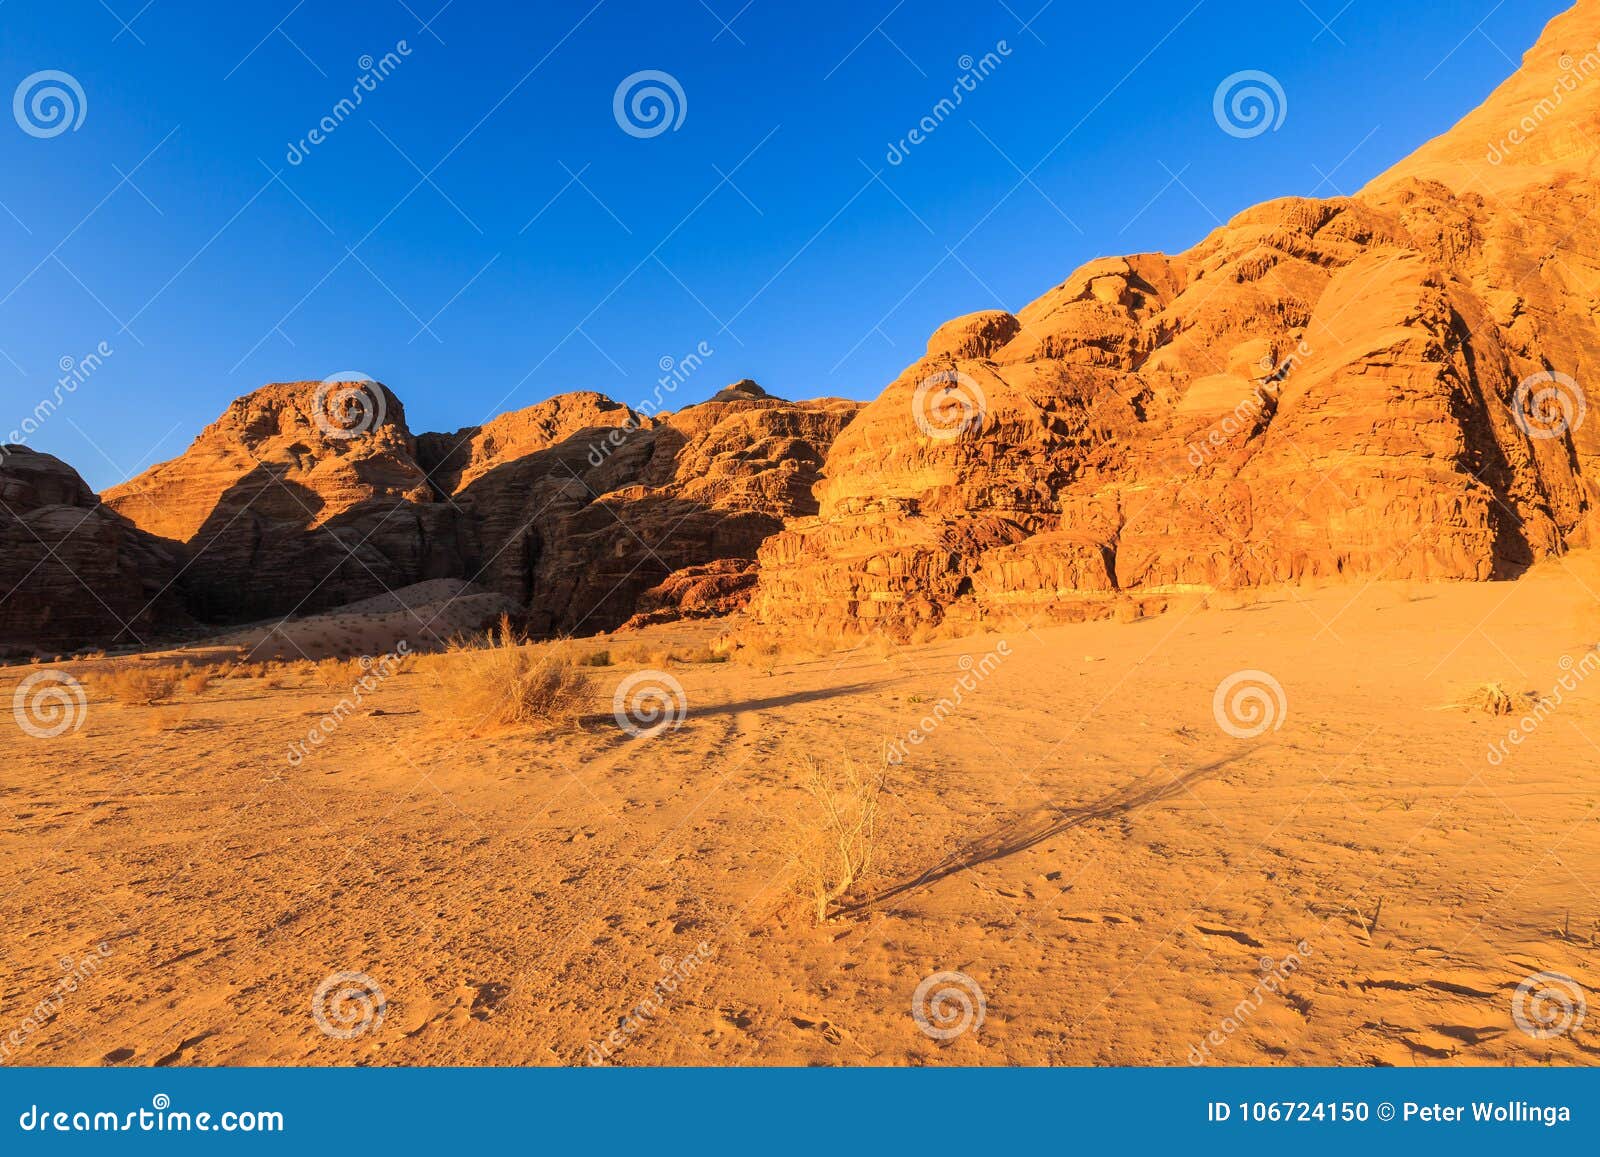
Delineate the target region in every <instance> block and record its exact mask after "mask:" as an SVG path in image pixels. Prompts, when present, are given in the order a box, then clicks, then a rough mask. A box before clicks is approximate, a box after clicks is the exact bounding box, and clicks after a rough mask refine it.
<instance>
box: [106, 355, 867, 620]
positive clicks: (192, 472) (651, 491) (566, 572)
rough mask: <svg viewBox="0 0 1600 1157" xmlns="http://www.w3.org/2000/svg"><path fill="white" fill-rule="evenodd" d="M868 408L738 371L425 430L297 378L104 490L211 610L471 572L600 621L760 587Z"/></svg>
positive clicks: (372, 590)
mask: <svg viewBox="0 0 1600 1157" xmlns="http://www.w3.org/2000/svg"><path fill="white" fill-rule="evenodd" d="M859 408H860V405H859V403H854V402H844V401H837V400H822V401H815V402H803V403H793V402H787V401H783V400H781V399H778V398H774V397H772V396H770V395H768V394H767V393H766V392H765V391H764V390H762V389H761V388H760V387H759V386H757V385H756V384H755V383H753V382H740V383H737V384H736V385H734V386H731V387H729V388H728V389H726V390H724V391H722V392H721V393H719V394H718V395H717V396H716V397H714V398H713V399H711V400H709V401H707V402H702V403H700V404H698V405H693V406H687V407H684V408H683V409H680V410H678V411H677V412H675V413H670V414H668V413H662V414H657V415H654V416H647V415H645V414H642V413H639V412H638V411H636V410H633V409H630V408H629V407H627V406H624V405H621V404H620V403H617V402H614V401H612V400H611V399H609V398H606V397H604V396H602V395H600V394H595V393H571V394H562V395H559V396H557V397H555V398H551V399H550V400H548V401H546V402H541V403H539V404H538V405H535V406H530V407H528V408H527V409H523V410H518V411H516V412H514V413H509V414H504V415H501V416H500V417H497V418H495V419H493V420H492V421H490V422H488V423H486V424H484V425H483V426H473V427H468V428H466V429H463V430H459V431H456V432H455V433H453V434H436V433H424V434H420V435H415V436H414V435H413V434H412V433H411V432H410V430H409V428H408V427H407V424H406V420H405V410H404V407H403V405H402V404H401V402H400V400H399V399H398V398H397V397H396V396H395V395H394V394H393V393H391V392H390V391H389V390H388V389H387V388H386V387H384V386H382V385H380V384H378V383H375V382H365V381H360V382H352V383H335V384H334V385H333V387H332V390H331V392H330V387H329V384H328V383H317V382H289V383H281V384H275V385H269V386H265V387H263V388H262V389H259V390H257V391H255V392H254V393H252V394H249V395H247V396H245V397H243V398H240V399H238V400H237V401H235V402H234V403H233V404H232V405H231V406H230V407H229V408H228V410H227V412H226V413H224V414H223V415H222V417H221V418H219V419H218V420H217V421H216V422H214V423H212V425H210V426H209V427H207V428H206V429H205V430H204V431H203V432H202V433H201V434H200V436H199V437H198V438H196V439H195V441H194V444H193V445H192V446H190V447H189V449H188V450H187V451H186V452H185V453H184V454H182V455H181V456H180V457H178V458H175V459H173V460H172V461H170V462H165V463H162V464H161V465H158V466H155V467H153V468H151V469H150V470H148V471H146V472H145V473H144V474H142V475H140V476H138V477H137V478H134V479H132V480H130V481H129V482H127V483H125V484H123V485H121V486H118V487H115V488H113V489H112V490H110V491H108V492H107V493H106V495H105V503H106V505H107V506H108V507H109V508H110V509H111V510H113V511H115V512H116V513H118V514H120V515H122V516H123V517H124V518H125V519H127V520H128V521H129V522H130V523H132V524H135V525H137V526H138V527H139V528H141V529H142V530H144V531H148V532H149V533H150V534H152V535H157V536H160V537H161V538H162V539H165V540H170V541H171V542H173V543H176V544H179V546H178V553H179V554H180V556H181V559H182V565H183V573H182V578H181V580H180V583H179V586H180V589H181V591H182V593H183V596H184V599H185V601H186V604H187V606H188V607H189V608H190V609H191V611H192V612H193V613H194V615H195V616H196V617H197V618H199V619H201V620H203V621H205V622H208V623H236V622H246V621H252V620H258V619H265V618H272V617H280V616H285V615H292V614H299V615H303V614H310V613H314V612H319V611H324V610H328V609H330V608H334V607H338V606H341V605H343V604H347V603H350V602H352V601H355V600H360V599H364V598H368V597H370V596H373V595H380V594H382V593H384V592H385V591H388V590H397V589H399V588H402V587H406V586H409V585H411V584H414V583H419V582H425V581H428V580H432V579H442V578H459V579H466V580H469V581H471V582H472V583H474V584H475V586H476V587H478V588H486V589H488V590H490V591H493V592H497V593H500V594H503V595H506V596H509V597H510V598H512V599H514V600H515V601H516V602H517V603H518V604H519V605H522V606H526V607H527V608H528V617H529V623H530V626H531V627H532V628H533V629H534V630H535V631H538V632H547V633H566V632H592V631H595V630H603V629H610V628H614V627H616V626H619V625H620V624H622V623H623V622H625V621H626V620H628V619H629V618H630V617H631V616H632V615H633V614H634V613H635V612H636V611H637V610H646V611H650V612H654V613H656V614H661V613H662V612H663V611H665V612H666V613H668V614H678V613H696V612H697V611H705V610H722V609H727V608H728V607H729V606H731V605H734V604H736V603H737V602H739V601H741V599H740V596H741V595H743V596H748V593H749V590H750V588H751V587H752V586H753V582H754V579H753V574H752V568H753V566H754V559H755V554H756V550H757V548H758V547H759V546H760V544H761V542H762V540H763V539H765V538H766V537H767V536H769V535H771V534H772V533H774V532H776V531H777V530H779V529H780V528H781V527H782V525H783V522H784V520H785V519H787V518H791V517H795V516H802V515H809V514H814V513H815V512H816V505H815V501H814V499H813V498H812V484H813V483H814V482H815V480H816V476H817V469H818V467H820V465H821V462H822V457H823V454H824V453H825V452H826V449H827V446H828V445H829V444H830V443H831V442H832V440H833V438H834V437H835V436H836V435H837V434H838V432H839V431H840V430H841V429H842V428H843V427H844V426H845V425H846V424H847V423H848V422H849V421H850V419H851V418H852V417H853V416H854V414H855V413H856V412H857V411H858V410H859ZM680 571H682V572H684V573H683V574H682V575H681V576H677V577H675V572H680ZM708 584H709V586H708ZM646 592H650V594H651V597H650V598H649V599H648V600H642V597H643V596H644V595H645V594H646ZM642 601H643V605H641V602H642Z"/></svg>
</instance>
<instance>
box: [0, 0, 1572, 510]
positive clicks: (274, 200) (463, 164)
mask: <svg viewBox="0 0 1600 1157" xmlns="http://www.w3.org/2000/svg"><path fill="white" fill-rule="evenodd" d="M1041 2H1042V0H1004V2H1003V3H1002V2H1000V0H959V2H956V0H948V2H947V0H937V2H935V0H904V2H902V3H899V4H896V3H895V0H856V2H854V3H832V2H826V3H807V4H804V5H800V4H781V3H778V2H777V0H751V2H750V3H748V4H746V3H745V0H704V2H703V3H702V2H701V0H663V2H658V3H651V4H643V3H632V2H624V0H601V2H600V3H598V4H596V3H594V0H578V2H576V3H561V4H553V3H525V4H504V3H488V2H483V0H479V2H473V0H454V2H453V3H449V4H444V5H443V7H442V9H441V4H442V3H443V0H403V2H402V0H357V2H352V3H345V4H340V5H338V6H337V8H336V9H335V8H334V6H333V5H328V4H319V3H315V2H308V3H302V4H300V5H298V6H296V5H295V0H263V2H255V0H230V3H228V4H225V5H213V4H199V3H186V2H180V0H151V2H150V3H148V4H147V3H145V2H144V0H104V3H102V2H101V0H0V90H3V92H0V95H7V94H11V93H13V92H14V91H15V90H16V89H17V87H18V86H19V85H21V84H22V83H23V81H24V79H25V78H27V77H30V76H32V75H33V74H35V73H38V72H40V71H43V70H57V71H60V72H65V73H67V74H69V75H70V76H71V77H72V78H73V79H74V80H75V81H76V82H77V84H78V86H79V87H80V88H81V90H82V92H83V103H84V108H83V110H82V112H83V116H82V121H81V123H80V124H79V125H78V127H77V128H76V129H74V130H70V131H65V132H61V133H59V134H57V135H53V136H36V135H33V134H31V133H29V132H26V131H24V130H23V127H22V126H21V125H20V124H19V123H17V122H16V121H15V119H14V117H11V116H4V117H0V206H3V208H0V298H3V300H0V400H3V401H0V439H4V438H5V437H6V436H7V435H8V433H9V431H10V430H12V429H13V428H15V427H16V426H17V424H18V423H19V422H20V421H21V420H22V419H23V418H24V417H25V416H26V415H28V414H29V413H31V412H32V411H33V409H34V406H35V404H36V402H37V401H38V400H39V399H40V398H42V397H45V396H46V395H49V394H51V393H53V392H54V391H55V390H56V380H57V379H58V378H59V377H60V376H61V371H60V370H59V368H58V367H59V366H60V365H61V364H62V363H63V359H68V358H70V359H74V360H75V361H81V359H82V358H83V357H84V356H85V355H87V354H89V353H91V352H92V351H94V350H96V349H97V348H99V347H100V345H101V343H105V346H106V348H108V349H109V350H111V353H110V355H109V356H107V357H105V358H104V359H103V364H101V365H100V366H98V367H97V368H96V369H95V371H94V373H93V374H92V376H90V377H88V378H87V379H86V380H85V381H83V382H82V383H81V384H80V385H78V387H77V388H76V389H75V390H74V391H73V392H71V393H70V395H69V396H67V397H66V399H65V400H64V402H63V403H62V405H61V406H60V408H59V409H58V410H57V411H56V412H55V413H54V414H52V415H51V416H50V417H49V418H48V419H47V420H46V421H44V422H43V423H42V424H41V425H40V427H39V428H38V429H37V430H36V431H34V432H33V433H31V434H30V435H29V436H28V437H27V438H26V441H27V442H28V443H29V444H30V445H32V446H34V447H36V448H38V449H41V450H45V451H48V452H50V453H54V454H56V455H58V456H60V457H62V458H64V459H66V460H67V461H69V462H71V463H72V464H73V465H74V466H76V467H77V468H78V469H79V471H80V472H81V473H82V474H83V475H84V476H85V478H86V479H88V481H89V482H90V484H91V485H92V486H95V487H96V488H97V489H103V488H105V487H107V486H110V485H113V484H115V483H116V482H118V481H121V480H122V479H123V478H124V477H126V476H128V475H130V474H131V473H134V472H137V471H138V470H140V469H142V468H144V467H146V466H148V465H149V464H151V463H152V462H154V461H160V460H162V459H165V458H170V457H173V456H175V455H176V454H178V453H180V452H181V451H182V450H183V448H184V447H185V446H186V445H187V444H188V443H189V441H190V440H192V439H193V437H194V436H195V435H196V434H197V433H198V432H199V431H200V430H201V429H202V428H203V427H204V426H205V425H206V424H207V423H209V422H210V421H212V420H213V419H214V418H215V417H216V416H217V415H218V414H219V413H220V412H221V411H222V410H223V409H224V408H225V407H226V405H227V404H228V403H229V402H230V401H231V400H232V399H233V398H235V397H237V396H239V395H241V394H244V393H247V392H248V391H250V390H251V389H254V388H255V387H257V386H259V385H261V384H262V383H265V382H268V381H282V380H290V379H320V378H324V377H327V376H329V375H331V374H334V373H338V372H346V371H353V372H360V373H365V374H369V375H371V376H372V377H375V378H378V379H381V380H383V381H385V382H387V383H388V384H389V385H390V386H391V387H392V388H393V389H394V391H395V392H396V393H397V394H398V395H399V396H400V398H401V399H402V400H403V401H404V402H405V404H406V409H407V419H408V422H409V424H410V426H411V428H412V429H413V430H415V431H419V432H420V431H423V430H430V429H452V430H453V429H456V428H458V427H460V426H465V425H470V424H475V423H477V422H481V421H483V420H484V419H486V418H487V417H490V416H492V415H493V414H496V413H499V412H502V411H505V410H508V409H514V408H517V407H520V406H526V405H531V404H533V403H534V402H537V401H540V400H542V399H544V398H547V397H549V396H550V395H552V394H555V393H559V392H561V391H564V390H571V389H596V390H601V391H603V392H605V393H608V394H610V395H612V396H613V397H615V398H617V399H619V400H621V401H625V402H630V403H637V402H639V401H640V400H642V399H646V398H648V397H650V396H651V393H652V391H653V390H654V388H655V383H656V379H657V378H658V377H659V376H660V372H661V371H660V369H659V368H658V367H659V366H660V365H661V364H662V362H663V359H668V358H673V359H676V358H679V357H681V356H682V355H684V354H686V353H689V352H691V351H693V350H694V349H696V347H697V346H699V345H700V343H705V345H706V346H707V347H708V348H710V349H711V350H712V351H713V352H712V355H711V356H710V357H708V358H706V359H705V364H704V365H703V367H701V368H700V369H699V370H697V371H696V373H695V374H694V376H693V377H692V378H691V379H690V380H688V381H687V382H686V383H685V384H684V385H683V386H682V387H681V388H680V389H679V390H678V393H677V395H676V397H677V399H680V400H682V401H684V402H689V401H695V400H698V399H700V398H703V397H705V396H708V395H709V394H710V393H713V392H714V391H715V390H716V389H718V388H720V387H721V386H722V385H724V384H726V383H727V382H730V381H734V380H737V379H738V378H741V377H752V378H755V379H756V380H758V381H760V382H761V383H762V384H763V385H765V386H767V388H768V389H770V390H772V391H773V392H775V393H779V394H782V395H784V396H788V397H811V396H818V395H823V394H837V395H844V396H849V397H858V398H870V397H873V396H875V395H876V394H877V392H878V391H879V390H880V389H881V388H882V386H883V385H884V384H885V383H886V382H888V381H889V380H890V379H891V378H893V377H894V376H895V375H896V374H897V373H898V372H899V371H900V369H901V368H903V367H904V366H905V365H906V364H907V363H909V362H911V361H913V360H914V359H915V358H916V357H917V356H919V355H920V354H921V352H922V348H923V343H924V342H925V340H926V338H927V335H928V333H929V332H930V331H931V330H932V329H933V328H934V327H935V326H937V325H938V324H939V323H940V322H942V321H944V320H946V319H948V318H950V317H953V316H956V315H958V314H961V313H966V312H969V311H971V310H975V309H985V308H995V307H1002V306H1003V307H1005V308H1009V309H1013V310H1014V309H1017V308H1020V307H1021V306H1022V305H1024V304H1026V303H1027V302H1028V301H1029V300H1031V299H1032V298H1034V297H1036V296H1038V295H1039V294H1040V293H1042V292H1043V291H1045V290H1046V289H1048V288H1049V287H1050V286H1052V285H1054V284H1055V283H1056V282H1058V281H1060V280H1061V279H1062V278H1064V277H1065V276H1066V275H1067V274H1068V273H1070V272H1071V270H1072V269H1073V268H1074V267H1076V266H1077V265H1079V264H1081V263H1083V262H1084V261H1086V260H1089V259H1091V258H1093V257H1096V256H1100V255H1104V254H1108V253H1124V252H1134V251H1140V250H1152V249H1161V250H1168V251H1173V250H1178V249H1183V248H1186V247H1187V246H1189V245H1191V244H1193V243H1194V242H1195V241H1197V240H1199V239H1200V238H1201V237H1203V236H1204V235H1205V234H1206V233H1207V232H1208V231H1209V230H1210V229H1212V228H1214V227H1215V225H1216V224H1217V223H1218V221H1219V220H1225V219H1227V218H1228V217H1230V216H1231V215H1233V214H1234V213H1236V212H1238V211H1239V210H1240V209H1243V208H1245V207H1246V206H1248V205H1250V204H1253V203H1255V202H1257V201H1261V200H1265V199H1267V198H1269V197H1273V196H1282V195H1287V194H1303V195H1334V194H1336V193H1338V192H1353V191H1354V190H1356V189H1357V188H1359V187H1360V186H1361V185H1362V184H1363V183H1364V182H1365V181H1366V180H1367V179H1369V178H1370V177H1371V176H1373V175H1374V174H1376V173H1377V172H1379V171H1381V170H1382V169H1384V168H1386V167H1388V165H1390V164H1391V163H1392V162H1394V161H1395V160H1397V159H1399V158H1400V157H1401V156H1403V155H1405V154H1406V153H1407V152H1409V151H1410V150H1411V149H1412V148H1414V147H1415V146H1416V145H1418V144H1420V143H1421V142H1422V141H1424V140H1426V139H1427V138H1429V137H1430V136H1433V135H1435V134H1437V133H1439V132H1441V131H1443V130H1445V129H1446V128H1448V127H1449V126H1450V125H1451V124H1452V123H1453V122H1454V121H1455V120H1456V119H1457V118H1458V117H1459V116H1460V115H1461V114H1463V113H1465V112H1466V111H1468V110H1469V109H1470V108H1471V107H1472V106H1473V105H1475V104H1476V103H1477V102H1479V101H1480V100H1482V98H1483V97H1484V96H1485V95H1486V94H1487V93H1488V92H1489V91H1490V90H1491V89H1492V88H1493V87H1494V86H1495V85H1496V84H1497V83H1498V82H1499V81H1500V80H1501V79H1503V78H1504V77H1505V76H1506V75H1507V74H1508V73H1509V72H1511V71H1512V70H1513V68H1514V67H1515V64H1516V62H1517V61H1518V60H1519V59H1520V57H1521V54H1522V52H1523V50H1524V49H1525V48H1527V47H1528V46H1529V45H1530V44H1531V43H1532V42H1533V40H1534V38H1535V37H1536V35H1537V33H1538V31H1539V30H1540V29H1541V28H1542V27H1543V25H1544V23H1545V22H1546V21H1547V20H1548V19H1549V18H1550V17H1551V16H1553V15H1555V14H1556V13H1557V12H1558V11H1560V10H1561V9H1562V8H1563V7H1564V4H1562V3H1561V2H1560V0H1505V2H1502V3H1498V4H1497V3H1496V0H1459V2H1457V3H1452V4H1449V5H1443V4H1435V3H1427V4H1423V3H1417V4H1404V5H1395V4H1391V3H1388V2H1387V0H1352V2H1350V3H1348V4H1346V3H1344V0H1304V2H1303V3H1302V2H1300V0H1285V2H1280V3H1271V4H1262V3H1259V2H1256V3H1236V2H1231V0H1199V2H1196V0H1178V2H1176V3H1168V2H1166V0H1146V2H1144V3H1140V4H1092V5H1091V4H1077V3H1069V2H1068V0H1054V2H1053V3H1049V4H1045V5H1044V6H1043V8H1042V9H1041V8H1040V4H1041ZM1480 21H1481V23H1480ZM402 42H404V45H405V48H404V50H401V49H400V47H399V46H400V45H401V43H402ZM1002 42H1004V45H1005V50H1004V51H1003V52H1002V51H1000V49H999V46H1000V45H1001V43H1002ZM986 53H993V54H995V55H994V59H995V60H996V61H998V63H997V64H994V65H993V66H992V67H990V68H989V69H988V70H987V75H986V76H984V77H983V78H982V79H981V80H979V81H975V82H969V83H970V91H964V92H963V97H962V102H961V104H960V107H958V108H956V109H955V110H954V111H953V112H950V113H948V115H943V116H938V117H936V127H935V128H934V129H933V131H931V132H929V133H928V134H926V136H925V138H924V139H923V140H922V141H921V142H920V143H917V144H914V145H912V146H911V147H910V148H909V149H907V150H906V152H905V155H904V156H903V159H901V160H900V162H899V163H897V164H891V163H889V161H888V160H887V159H886V154H887V153H888V151H889V149H890V146H891V144H892V143H894V142H899V141H902V140H904V139H905V138H906V137H907V135H908V132H909V131H910V130H911V129H912V128H914V127H915V126H916V125H917V123H918V121H919V120H921V119H922V118H923V117H925V116H929V115H931V114H932V113H933V110H934V107H935V105H936V104H937V103H938V102H939V101H940V99H941V98H942V97H946V96H948V95H950V93H951V91H952V88H953V87H954V86H956V85H957V84H958V82H959V80H960V78H961V77H962V76H963V75H970V74H969V72H968V67H967V61H968V60H969V59H970V60H971V61H973V62H976V61H979V60H981V59H982V58H983V57H984V55H985V54H986ZM385 54H392V60H393V61H394V62H396V63H393V64H392V65H391V66H390V67H389V68H388V69H387V75H386V76H384V77H383V79H381V80H379V81H370V80H369V85H368V88H369V89H370V91H369V90H367V89H363V92H362V100H361V103H360V105H359V107H357V108H355V109H354V110H353V111H351V112H349V113H348V115H344V114H335V112H334V110H335V106H336V105H337V104H338V103H339V102H340V100H341V99H342V98H345V97H348V96H349V95H350V94H351V92H352V89H353V88H355V87H357V84H358V78H359V77H361V76H363V75H364V74H365V75H368V76H369V77H370V75H371V73H370V70H369V59H370V62H372V64H371V66H372V67H376V62H378V61H381V60H382V59H383V58H384V56H385ZM645 70H654V71H658V72H664V73H667V74H669V75H670V76H671V77H672V78H673V79H674V80H675V81H676V83H677V86H678V87H679V89H681V91H682V94H683V102H682V104H683V108H682V119H681V123H677V127H675V128H672V129H669V130H667V131H663V132H660V133H658V134H656V135H653V136H640V135H635V133H637V132H639V131H642V130H640V129H638V128H636V129H635V133H630V132H627V131H624V129H623V127H622V126H621V125H620V124H619V121H618V119H617V118H616V116H615V114H614V96H615V94H616V92H617V89H618V86H619V84H620V83H621V82H622V81H623V80H624V78H626V77H628V76H630V75H632V74H634V73H637V72H641V71H645ZM1244 70H1259V71H1262V72H1267V73H1269V74H1271V76H1272V77H1273V78H1275V80H1276V81H1277V82H1278V84H1279V85H1280V86H1281V89H1282V91H1283V93H1284V97H1285V103H1286V115H1285V116H1284V118H1283V122H1282V124H1281V125H1280V126H1279V127H1278V128H1277V129H1275V130H1272V131H1267V132H1263V133H1261V134H1260V135H1257V136H1254V137H1248V138H1245V137H1239V136H1234V135H1230V134H1229V133H1226V132H1224V131H1222V129H1221V128H1219V125H1218V123H1217V121H1216V119H1215V118H1214V116H1213V97H1214V94H1215V93H1216V90H1217V88H1218V85H1219V84H1220V83H1221V82H1222V81H1223V80H1224V78H1226V77H1228V76H1230V75H1231V74H1233V73H1236V72H1240V71H1244ZM73 99H76V98H75V97H74V98H73ZM675 99H676V98H675V97H674V100H675ZM625 107H626V105H625ZM24 111H25V115H26V106H25V110H24ZM328 116H334V118H335V124H336V127H335V128H334V129H333V131H331V132H329V133H327V134H326V135H325V136H324V138H323V140H322V141H321V142H320V143H317V144H310V145H309V147H307V148H305V149H304V150H303V153H302V154H301V155H299V157H298V163H291V159H290V157H289V154H290V151H291V145H297V144H298V143H299V142H303V141H306V140H307V138H308V134H309V133H310V131H311V130H312V129H314V128H316V126H317V125H318V122H319V121H321V120H322V119H323V118H324V117H328ZM37 127H38V126H36V129H37ZM46 127H47V128H48V127H51V126H46ZM649 127H650V126H648V125H647V126H645V128H646V129H648V128H649Z"/></svg>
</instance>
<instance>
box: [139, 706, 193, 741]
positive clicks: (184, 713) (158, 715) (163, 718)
mask: <svg viewBox="0 0 1600 1157" xmlns="http://www.w3.org/2000/svg"><path fill="white" fill-rule="evenodd" d="M189 715H190V712H189V708H187V707H157V708H156V709H155V710H154V711H151V712H150V713H149V715H147V716H146V718H145V721H144V733H145V734H146V735H159V734H160V733H161V732H163V731H177V730H178V729H179V728H181V727H182V726H183V725H184V724H185V723H187V722H189Z"/></svg>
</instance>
